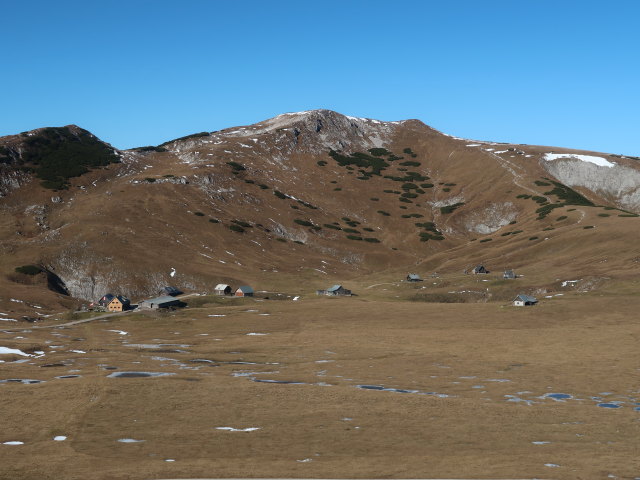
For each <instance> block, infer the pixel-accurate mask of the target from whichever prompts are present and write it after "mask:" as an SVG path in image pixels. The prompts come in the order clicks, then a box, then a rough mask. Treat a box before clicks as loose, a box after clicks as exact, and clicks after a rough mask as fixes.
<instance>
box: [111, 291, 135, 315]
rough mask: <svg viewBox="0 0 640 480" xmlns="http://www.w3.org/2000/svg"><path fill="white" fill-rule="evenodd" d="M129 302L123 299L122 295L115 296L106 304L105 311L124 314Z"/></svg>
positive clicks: (125, 298)
mask: <svg viewBox="0 0 640 480" xmlns="http://www.w3.org/2000/svg"><path fill="white" fill-rule="evenodd" d="M130 305H131V302H130V301H129V299H128V298H127V297H123V296H122V295H118V296H115V297H113V298H112V299H111V301H110V302H109V303H108V304H107V310H108V311H109V312H124V311H125V310H128V309H129V306H130Z"/></svg>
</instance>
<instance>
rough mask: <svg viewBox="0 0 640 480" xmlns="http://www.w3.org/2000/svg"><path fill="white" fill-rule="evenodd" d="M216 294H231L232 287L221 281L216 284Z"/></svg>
mask: <svg viewBox="0 0 640 480" xmlns="http://www.w3.org/2000/svg"><path fill="white" fill-rule="evenodd" d="M213 292H214V293H215V294H216V295H220V296H222V295H231V287H230V286H229V285H226V284H224V283H219V284H218V285H216V288H215V289H214V290H213Z"/></svg>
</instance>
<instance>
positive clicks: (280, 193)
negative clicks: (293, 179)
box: [273, 190, 287, 200]
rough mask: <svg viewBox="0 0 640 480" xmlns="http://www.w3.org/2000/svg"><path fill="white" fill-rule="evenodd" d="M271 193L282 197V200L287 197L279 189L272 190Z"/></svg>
mask: <svg viewBox="0 0 640 480" xmlns="http://www.w3.org/2000/svg"><path fill="white" fill-rule="evenodd" d="M273 194H274V195H275V196H276V197H278V198H281V199H283V200H284V199H285V198H287V196H286V195H285V194H284V193H282V192H281V191H280V190H274V191H273Z"/></svg>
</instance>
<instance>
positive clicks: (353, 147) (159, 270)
mask: <svg viewBox="0 0 640 480" xmlns="http://www.w3.org/2000/svg"><path fill="white" fill-rule="evenodd" d="M313 115H316V116H317V118H316V117H313ZM345 118H346V117H342V116H339V115H338V114H335V113H333V112H328V113H327V112H323V111H320V112H317V113H314V112H311V113H309V114H308V115H306V116H303V117H301V118H298V117H295V118H294V117H292V119H291V120H287V119H286V117H285V119H284V120H283V119H280V117H277V118H276V119H275V120H269V121H266V122H262V123H260V124H257V125H254V126H248V127H243V128H244V130H243V128H240V129H228V130H227V131H223V132H217V133H213V134H211V135H210V136H205V137H197V138H195V139H185V140H180V141H176V142H169V143H168V144H167V145H166V146H165V147H166V148H167V149H168V150H169V151H168V152H165V153H158V152H149V153H140V152H133V151H132V152H127V153H125V154H124V157H123V163H122V164H119V165H111V166H109V167H107V168H104V169H98V170H94V171H92V172H90V173H88V174H86V175H83V176H82V177H79V178H76V179H73V180H72V187H71V188H70V189H69V190H67V191H60V192H51V191H50V190H45V189H42V188H41V187H39V186H38V185H37V182H35V181H34V182H31V183H30V184H29V185H26V186H23V187H22V188H20V189H18V190H14V191H13V192H12V193H11V194H9V195H8V196H6V197H4V198H2V199H1V200H0V202H1V207H2V208H1V210H0V225H2V228H1V229H0V239H1V244H2V249H3V256H2V260H0V270H1V271H2V272H3V275H2V278H1V279H0V282H2V284H3V291H17V289H19V290H20V294H21V295H24V298H25V299H28V298H29V295H31V296H32V297H33V301H37V302H47V306H51V308H53V307H54V306H56V307H57V306H62V305H59V302H60V300H59V299H58V297H56V296H55V295H52V294H49V293H47V292H45V291H42V289H39V288H38V289H33V288H31V289H28V288H25V287H23V286H16V285H15V284H13V283H11V282H10V281H8V280H7V278H6V275H8V274H10V273H11V272H12V271H13V269H14V268H15V267H16V266H18V265H23V264H28V263H42V264H44V265H47V266H49V267H51V268H52V269H53V270H55V272H56V273H57V274H59V275H60V276H61V277H62V279H63V280H65V282H66V283H67V284H68V285H70V286H71V288H72V290H73V291H74V292H75V296H76V297H82V298H86V299H95V298H97V297H99V296H100V295H102V294H103V293H104V291H106V290H114V291H117V292H122V293H125V294H127V295H130V296H132V297H139V296H146V295H150V294H153V293H155V291H156V289H157V288H158V287H159V286H162V285H164V284H167V283H171V284H177V286H179V287H181V288H183V289H186V290H210V289H211V288H212V287H213V285H215V284H216V283H218V282H230V283H233V284H235V285H238V284H244V283H248V284H253V285H254V286H256V287H257V288H258V289H260V290H262V289H265V290H267V289H276V290H278V289H280V290H288V291H296V292H300V291H312V290H314V289H315V288H323V287H326V286H327V285H328V284H331V283H333V282H335V281H345V280H346V281H349V280H351V281H356V279H357V278H358V277H362V276H365V277H367V278H371V279H372V281H371V282H370V284H373V283H375V278H376V276H377V275H379V276H380V278H387V277H393V278H398V277H401V276H404V274H406V271H413V270H415V269H418V270H420V273H426V272H430V271H433V270H437V271H443V272H455V273H459V272H461V271H462V270H463V269H465V268H471V267H472V266H473V265H475V264H476V263H479V262H486V263H487V264H488V267H489V268H490V269H493V270H494V271H495V270H498V269H501V268H517V269H521V268H526V269H527V270H529V271H531V272H539V274H540V279H539V280H537V279H536V282H537V283H542V284H546V283H548V282H550V281H553V280H554V279H555V278H568V277H573V276H578V275H599V276H613V277H615V276H619V275H622V276H625V275H634V274H635V273H636V272H637V262H634V261H632V260H631V259H633V258H635V257H636V256H637V255H636V253H635V252H634V250H633V249H634V247H633V245H634V243H633V241H632V240H633V239H634V238H635V232H637V220H638V219H637V218H626V217H619V216H618V215H619V214H620V213H621V212H619V211H617V210H606V211H605V210H603V209H602V208H594V207H571V206H568V207H563V208H559V209H556V210H554V211H553V212H552V213H551V214H550V215H549V216H548V217H547V218H545V219H543V220H537V219H536V217H537V214H536V213H535V210H536V209H537V208H538V207H539V205H538V204H537V203H535V202H533V201H532V200H530V199H522V198H520V199H518V198H516V197H517V196H518V195H521V194H529V195H543V194H544V193H545V192H546V191H548V190H549V189H550V187H548V186H538V185H536V184H535V183H534V181H535V180H540V179H541V178H542V177H544V176H547V175H548V174H546V173H545V171H544V170H543V169H542V167H541V166H540V165H539V163H538V161H539V156H540V154H541V153H543V152H546V151H549V149H548V148H546V147H528V146H520V145H493V144H487V143H484V144H482V148H478V147H477V146H476V147H473V146H469V145H479V144H478V143H477V142H472V141H467V140H459V139H454V138H451V137H447V136H445V135H442V134H440V133H439V132H436V131H434V130H433V129H430V128H429V127H427V126H425V125H424V124H422V123H421V122H417V121H407V122H400V123H396V124H384V125H383V126H382V127H380V126H378V125H377V124H375V123H371V121H364V120H363V121H359V122H360V123H359V124H358V125H359V126H358V128H356V127H353V126H352V124H353V122H354V121H351V120H349V121H347V123H344V119H345ZM318 119H319V120H322V121H323V122H324V123H323V125H322V128H320V130H319V131H316V129H317V124H316V123H314V122H315V121H316V120H318ZM269 122H271V123H269ZM273 122H276V123H273ZM341 122H342V123H341ZM276 124H277V125H276ZM296 131H298V134H297V135H296ZM363 131H364V132H365V134H361V133H360V132H363ZM367 132H368V133H367ZM372 132H373V133H372ZM376 135H377V136H378V137H376V138H378V140H379V141H380V142H382V144H383V145H384V147H385V148H386V149H388V150H389V151H391V152H393V153H394V154H395V155H397V156H401V157H404V158H402V159H400V160H395V161H393V162H389V163H390V166H389V167H388V168H387V169H386V170H384V171H383V172H382V175H381V176H376V175H373V176H370V177H369V179H368V180H363V179H358V177H360V176H362V175H361V174H360V173H359V172H358V168H357V167H354V169H353V170H349V169H347V168H346V167H344V166H340V165H338V164H337V163H336V161H335V160H333V159H332V158H331V157H329V155H328V152H329V150H330V149H332V148H338V147H343V151H344V152H345V153H349V152H356V151H360V152H366V151H367V150H368V149H369V148H372V147H374V146H375V145H374V143H372V142H373V140H371V139H372V138H374V137H375V136H376ZM336 142H338V143H336ZM376 142H377V140H376ZM405 148H411V150H412V152H414V153H415V155H416V156H415V157H412V156H411V155H408V154H405V153H404V152H403V150H404V149H405ZM489 148H492V149H493V150H494V151H497V150H498V149H500V151H506V152H505V153H500V154H495V153H493V152H490V151H486V150H487V149H489ZM509 149H513V150H521V152H520V153H518V152H515V151H512V150H509ZM527 155H530V156H527ZM406 161H414V162H419V163H420V165H418V166H413V165H411V166H402V165H400V164H401V163H402V162H406ZM616 161H621V160H616ZM228 162H235V163H237V164H239V165H242V166H243V167H244V168H245V170H241V171H237V172H236V173H234V168H233V166H230V165H229V164H228ZM318 162H321V163H322V162H326V164H324V165H319V164H318ZM403 169H404V171H403ZM407 172H416V173H418V174H420V175H423V176H425V177H429V180H423V181H416V182H398V181H394V180H391V179H388V178H384V175H391V176H396V177H401V176H405V175H407ZM405 183H415V184H416V185H418V186H420V184H423V183H425V184H429V183H430V184H433V187H432V188H422V190H423V191H424V193H421V194H418V196H417V198H411V199H410V202H411V203H404V202H401V201H399V198H400V196H401V194H398V193H386V192H385V190H391V191H392V192H404V190H403V189H402V186H403V185H404V184H405ZM259 185H265V186H267V187H268V188H260V186H259ZM336 189H339V190H336ZM276 190H277V191H279V192H282V193H283V194H285V195H288V196H291V197H293V198H285V199H281V198H278V197H277V196H276V195H274V191H276ZM447 190H448V191H447ZM577 190H579V191H581V192H582V193H583V194H586V195H587V196H588V197H589V198H590V199H591V200H593V201H594V202H595V203H598V204H604V202H605V200H604V199H602V198H600V197H598V196H597V195H596V194H595V193H593V192H588V191H585V190H584V189H577ZM413 191H415V190H410V192H413ZM52 196H60V197H61V199H62V202H61V203H52V201H51V197H52ZM374 199H375V200H374ZM297 200H300V201H302V202H304V203H301V202H299V201H297ZM551 200H552V201H555V198H553V197H551ZM457 202H464V205H463V206H461V207H459V208H458V209H457V210H455V211H454V212H453V213H448V214H443V213H441V210H440V207H441V206H444V205H448V204H452V203H457ZM495 205H499V206H501V207H500V208H502V210H500V211H498V213H495V212H494V211H493V210H492V208H494V206H495ZM401 207H405V208H401ZM573 208H575V210H573V211H569V210H571V209H573ZM38 209H40V210H38ZM379 211H383V212H386V213H388V214H389V215H383V214H381V213H379ZM38 212H40V213H38ZM505 212H506V213H508V214H509V215H512V216H513V218H514V221H516V222H517V223H516V224H513V225H508V224H506V225H504V226H503V227H501V228H498V227H496V226H495V225H494V228H498V229H497V231H496V232H494V233H492V234H486V233H478V232H477V231H476V232H474V231H472V230H473V229H474V228H478V227H476V226H474V225H478V224H481V223H483V222H486V221H487V219H489V220H491V219H490V218H489V217H491V216H494V217H495V216H496V215H497V216H498V217H499V216H500V215H504V214H505ZM200 214H202V215H200ZM598 214H609V215H611V216H610V217H600V216H598ZM403 215H404V217H403ZM411 215H417V217H416V216H411ZM561 216H566V217H567V218H566V219H564V220H560V221H558V220H557V219H558V218H559V217H561ZM344 218H348V219H349V221H355V222H358V223H356V224H354V225H349V224H347V220H344ZM509 218H511V217H509ZM210 220H218V221H219V223H212V222H211V221H210ZM234 220H235V221H240V222H247V223H248V224H250V225H252V226H251V227H250V228H245V232H244V233H238V232H234V231H232V230H230V228H229V227H230V226H232V225H234V223H233V221H234ZM494 220H495V218H494ZM296 221H298V222H310V223H311V224H312V225H314V226H316V227H320V229H319V230H318V229H314V228H312V227H309V226H305V225H301V224H299V223H296ZM423 222H435V224H436V226H437V229H439V231H441V232H442V233H443V235H444V237H445V239H444V240H442V241H437V240H433V239H432V240H429V241H428V242H421V241H420V238H419V233H420V232H422V231H424V229H423V228H422V227H418V226H416V225H415V224H416V223H423ZM334 223H337V224H338V225H337V226H339V227H340V228H341V229H342V230H335V229H331V228H328V227H326V226H325V224H334ZM502 223H506V222H505V221H504V220H503V222H502ZM587 225H595V226H596V228H595V229H589V230H585V229H584V228H583V227H584V226H587ZM551 227H553V228H554V230H548V231H544V229H545V228H551ZM349 228H352V229H354V230H357V233H351V232H345V231H344V229H349ZM365 229H369V230H372V231H368V230H365ZM518 230H522V232H520V233H516V234H514V235H507V236H502V234H503V233H506V232H513V231H518ZM347 235H355V236H357V237H363V238H372V239H377V240H379V242H380V243H372V242H367V241H364V240H350V239H348V238H347ZM532 237H538V238H537V239H535V240H529V239H530V238H532ZM486 238H492V240H491V241H489V242H481V240H484V239H486ZM545 238H548V240H545ZM474 239H475V241H473V240H474ZM283 240H284V241H283ZM296 242H300V243H296ZM229 252H230V253H229ZM605 259H606V262H605V261H604V260H605ZM172 268H175V269H176V271H177V273H176V276H175V277H170V276H169V273H170V271H171V269H172ZM385 271H388V272H389V273H384V272H385ZM535 275H537V273H536V274H535ZM534 278H535V277H534ZM5 289H6V290H5ZM1 301H2V302H3V303H2V304H1V305H7V303H6V302H7V298H5V296H3V298H2V300H1ZM11 307H15V306H14V305H11Z"/></svg>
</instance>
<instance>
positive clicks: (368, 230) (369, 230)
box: [363, 227, 375, 232]
mask: <svg viewBox="0 0 640 480" xmlns="http://www.w3.org/2000/svg"><path fill="white" fill-rule="evenodd" d="M363 230H364V231H365V232H375V230H374V229H373V228H369V227H364V228H363Z"/></svg>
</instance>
